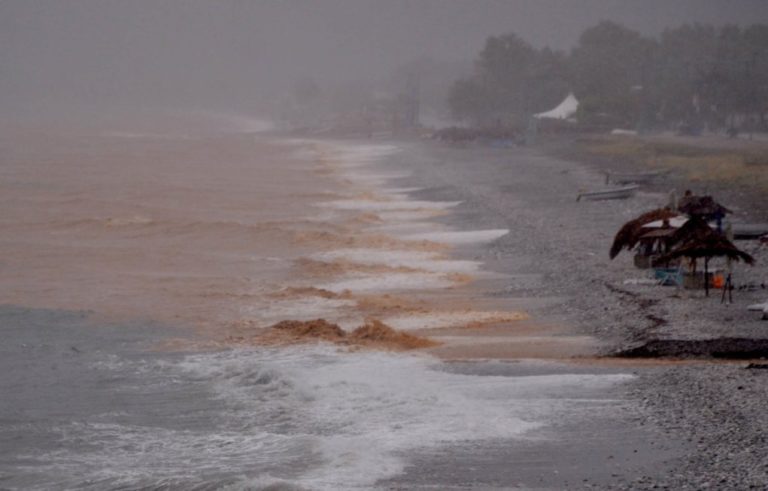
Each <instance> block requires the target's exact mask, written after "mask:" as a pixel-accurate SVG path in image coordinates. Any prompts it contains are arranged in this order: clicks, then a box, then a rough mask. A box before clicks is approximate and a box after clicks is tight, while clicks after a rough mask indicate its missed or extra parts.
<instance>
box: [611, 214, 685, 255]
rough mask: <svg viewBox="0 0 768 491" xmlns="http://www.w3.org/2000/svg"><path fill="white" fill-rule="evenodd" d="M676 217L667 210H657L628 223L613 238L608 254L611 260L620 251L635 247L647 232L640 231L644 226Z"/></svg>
mask: <svg viewBox="0 0 768 491" xmlns="http://www.w3.org/2000/svg"><path fill="white" fill-rule="evenodd" d="M677 215H678V214H677V212H675V211H672V210H671V209H669V208H659V209H656V210H651V211H648V212H645V213H643V214H642V215H640V216H639V217H637V218H635V219H634V220H630V221H628V222H627V223H625V224H624V225H623V226H622V227H621V228H620V229H619V231H618V232H616V236H615V237H614V238H613V244H612V245H611V250H610V252H609V255H610V257H611V259H613V258H615V257H616V256H618V255H619V252H621V250H622V249H627V250H630V251H631V250H632V248H633V247H635V245H637V242H638V240H639V239H640V236H642V235H643V234H644V233H645V232H647V230H642V229H643V226H644V225H648V224H649V223H651V222H655V221H658V220H668V219H670V218H673V217H676V216H677Z"/></svg>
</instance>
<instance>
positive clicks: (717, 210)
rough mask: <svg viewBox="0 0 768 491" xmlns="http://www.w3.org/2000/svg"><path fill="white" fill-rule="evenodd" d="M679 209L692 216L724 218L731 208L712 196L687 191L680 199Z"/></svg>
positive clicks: (713, 218) (714, 218) (711, 218)
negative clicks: (697, 194)
mask: <svg viewBox="0 0 768 491" xmlns="http://www.w3.org/2000/svg"><path fill="white" fill-rule="evenodd" d="M677 209H678V210H680V211H681V212H683V213H685V214H686V215H688V216H691V217H702V218H705V219H708V220H718V219H722V218H723V217H724V216H725V215H726V214H727V213H732V211H731V210H729V209H728V208H726V207H725V206H723V205H721V204H720V203H718V202H717V201H715V200H714V198H712V196H696V195H693V194H688V193H686V195H685V196H683V198H682V199H681V200H680V204H679V206H678V207H677Z"/></svg>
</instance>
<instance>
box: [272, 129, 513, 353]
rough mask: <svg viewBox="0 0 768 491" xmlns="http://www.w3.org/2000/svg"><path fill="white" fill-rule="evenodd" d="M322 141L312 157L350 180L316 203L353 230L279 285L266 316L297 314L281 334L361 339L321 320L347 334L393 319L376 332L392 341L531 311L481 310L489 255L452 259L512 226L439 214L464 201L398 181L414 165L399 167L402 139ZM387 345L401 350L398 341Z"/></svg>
mask: <svg viewBox="0 0 768 491" xmlns="http://www.w3.org/2000/svg"><path fill="white" fill-rule="evenodd" d="M305 144H306V142H305ZM312 148H313V152H305V155H307V156H308V157H310V158H314V161H315V164H316V166H317V171H319V172H321V173H323V174H325V175H330V176H331V177H333V178H335V179H336V180H337V181H338V182H339V183H340V184H341V185H342V188H343V191H342V193H341V195H340V196H338V197H335V198H333V199H329V200H327V201H321V202H317V203H316V207H318V208H319V209H320V210H321V211H322V212H323V219H324V220H327V221H328V223H329V224H330V223H333V227H329V229H330V228H332V229H333V230H336V231H338V230H343V231H344V232H343V233H339V234H337V235H336V236H333V237H329V234H323V235H322V237H319V238H318V240H317V244H314V245H316V249H317V251H316V252H314V253H312V254H310V255H308V256H307V257H304V258H301V259H300V260H298V261H297V269H298V270H299V271H300V272H301V274H300V278H301V280H300V281H297V283H296V284H293V285H289V286H286V288H284V289H283V290H281V291H280V292H275V294H274V298H273V299H272V300H271V301H270V302H268V306H267V308H266V309H261V311H260V316H261V318H262V319H261V320H262V322H261V324H269V325H273V326H275V327H277V325H278V323H279V322H280V321H285V320H289V321H293V323H292V324H281V327H282V328H284V329H285V328H287V327H288V326H290V327H291V329H290V330H289V331H288V332H285V333H282V334H284V336H277V337H276V338H277V339H282V338H287V339H289V340H290V341H291V342H295V341H297V340H299V339H301V338H307V339H312V338H320V339H323V340H325V341H332V342H334V341H340V342H341V343H343V344H347V343H350V342H351V341H350V339H351V338H350V337H345V336H341V337H340V338H339V337H338V336H337V333H330V332H329V331H328V330H327V327H328V326H327V325H326V324H323V323H318V322H316V321H317V320H318V319H323V320H324V321H325V322H326V323H328V324H332V325H335V326H339V328H340V329H341V331H343V332H346V333H351V332H353V331H354V330H355V329H356V328H358V327H360V328H362V327H365V326H368V327H369V328H370V326H372V325H375V326H377V327H379V328H381V327H383V328H386V329H388V331H387V332H382V330H381V329H379V332H376V333H369V334H370V335H371V336H372V337H375V336H380V337H381V338H382V339H384V338H387V339H390V340H391V338H394V337H397V336H398V335H399V334H400V332H401V331H405V332H409V331H411V332H415V331H418V334H420V335H424V336H429V337H432V335H435V336H439V335H440V330H441V329H457V328H458V329H461V328H475V327H481V326H484V325H490V324H499V323H506V322H513V321H518V320H521V319H525V318H527V315H526V314H525V313H523V312H517V311H503V310H499V311H495V310H491V311H487V310H476V309H474V308H473V307H472V305H471V303H472V302H471V298H470V297H471V295H469V294H467V295H462V294H461V292H462V289H464V288H466V287H468V286H469V285H471V284H472V283H473V282H474V281H475V280H476V279H478V278H480V277H483V276H488V275H492V273H490V272H487V271H485V270H483V268H482V266H483V264H482V262H480V261H471V260H465V259H453V258H451V257H450V253H451V251H452V250H453V249H454V248H455V247H457V246H468V245H469V246H472V245H474V246H477V245H482V244H484V243H489V242H491V241H493V240H496V239H498V238H500V237H502V236H504V235H506V234H507V233H508V232H509V230H507V229H490V230H469V231H461V230H455V229H453V228H451V227H448V226H446V225H443V224H440V223H436V222H434V221H432V220H433V219H434V218H436V217H439V216H443V215H446V214H448V213H450V210H451V209H452V208H454V207H456V206H458V205H460V204H461V202H459V201H427V200H421V199H416V198H413V197H412V194H413V193H417V192H418V191H420V190H421V189H420V188H413V187H397V186H396V184H395V183H394V181H398V180H403V179H407V178H409V177H410V176H411V173H410V172H408V171H403V170H401V169H397V168H394V169H393V168H392V167H393V160H395V162H394V165H395V166H396V165H397V163H396V159H393V157H395V156H396V155H397V154H398V153H401V152H402V149H401V148H400V147H398V146H396V145H386V144H375V145H371V144H356V143H330V142H315V143H314V144H313V145H312ZM443 297H445V298H450V299H451V300H450V301H446V300H445V299H444V298H443ZM459 299H460V300H459ZM296 322H299V324H296ZM270 323H271V324H270ZM302 323H303V324H302ZM369 331H370V329H369ZM273 337H274V336H273ZM446 339H447V338H446ZM369 341H370V339H369ZM385 344H387V349H393V346H392V343H385ZM406 344H407V347H403V349H409V348H408V347H414V346H419V347H423V346H425V345H424V344H420V343H414V342H412V340H409V342H408V343H406ZM368 345H369V346H370V345H371V343H368ZM395 348H396V347H395Z"/></svg>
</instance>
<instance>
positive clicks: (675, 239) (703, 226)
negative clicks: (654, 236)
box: [670, 216, 719, 246]
mask: <svg viewBox="0 0 768 491" xmlns="http://www.w3.org/2000/svg"><path fill="white" fill-rule="evenodd" d="M711 234H718V233H717V232H715V231H714V230H712V227H710V226H709V223H707V221H706V220H704V219H703V218H702V217H699V216H694V217H692V218H690V219H689V220H688V221H687V222H685V223H684V224H683V225H682V226H680V228H678V229H677V230H675V233H674V234H672V237H671V239H670V243H671V245H673V246H674V245H675V244H683V243H687V242H690V241H697V240H703V239H704V238H706V237H708V236H710V235H711ZM718 235H719V234H718Z"/></svg>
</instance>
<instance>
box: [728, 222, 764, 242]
mask: <svg viewBox="0 0 768 491" xmlns="http://www.w3.org/2000/svg"><path fill="white" fill-rule="evenodd" d="M732 230H733V238H734V239H738V240H758V239H760V238H761V237H763V236H765V235H766V234H768V223H734V224H733V225H732Z"/></svg>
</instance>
